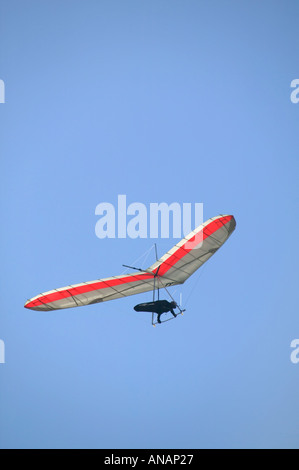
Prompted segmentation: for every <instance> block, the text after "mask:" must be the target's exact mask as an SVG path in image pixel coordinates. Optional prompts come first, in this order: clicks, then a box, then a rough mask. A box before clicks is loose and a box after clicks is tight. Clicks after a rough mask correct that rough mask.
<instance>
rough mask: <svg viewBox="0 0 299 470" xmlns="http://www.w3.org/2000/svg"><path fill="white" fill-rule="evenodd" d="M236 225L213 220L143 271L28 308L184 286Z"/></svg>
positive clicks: (57, 294) (66, 291) (47, 296)
mask: <svg viewBox="0 0 299 470" xmlns="http://www.w3.org/2000/svg"><path fill="white" fill-rule="evenodd" d="M235 226H236V222H235V219H234V217H233V216H232V215H224V216H223V215H222V216H218V217H213V218H212V219H209V220H208V221H207V222H205V223H204V224H202V225H200V226H199V227H197V229H195V230H194V231H193V232H191V233H190V234H189V235H188V236H187V237H185V238H183V239H182V240H181V241H180V242H179V243H178V244H177V245H175V246H174V247H173V248H172V249H171V250H170V251H168V252H167V253H166V254H165V255H164V256H163V257H162V258H160V259H159V260H158V261H157V262H156V263H155V264H153V265H152V266H151V267H150V268H148V269H147V270H145V271H144V272H140V273H131V274H126V275H121V276H114V277H109V278H105V279H97V280H96V281H91V282H83V283H81V284H74V285H70V286H67V287H62V288H60V289H55V290H52V291H49V292H45V293H43V294H40V295H37V296H36V297H33V298H32V299H29V300H28V301H27V302H26V303H25V307H26V308H30V309H32V310H41V311H48V310H56V309H62V308H71V307H79V306H83V305H90V304H95V303H98V302H104V301H107V300H113V299H119V298H121V297H127V296H129V295H134V294H140V293H142V292H148V291H151V290H153V289H154V287H163V286H169V285H176V284H182V283H184V282H185V281H186V279H188V277H189V276H191V274H193V273H194V271H196V270H197V269H198V268H200V267H201V266H202V265H203V263H205V262H206V261H207V260H208V259H209V258H210V257H211V256H212V255H213V254H214V253H215V252H216V251H217V250H218V249H219V248H220V247H221V246H222V245H223V243H224V242H225V241H226V240H227V239H228V237H229V236H230V235H231V233H232V232H233V231H234V229H235ZM157 281H158V282H157Z"/></svg>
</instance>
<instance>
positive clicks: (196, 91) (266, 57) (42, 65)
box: [0, 0, 299, 448]
mask: <svg viewBox="0 0 299 470" xmlns="http://www.w3.org/2000/svg"><path fill="white" fill-rule="evenodd" d="M298 13H299V6H298V2H296V1H287V2H278V1H264V2H257V1H255V2H252V1H250V2H249V1H243V2H238V1H220V0H218V1H214V2H208V1H198V0H197V1H192V0H187V1H177V0H172V1H170V0H159V1H147V0H144V1H131V0H128V1H117V0H112V1H102V0H98V1H91V0H88V1H85V2H83V1H82V0H80V1H76V0H64V1H63V2H61V1H58V0H51V1H44V2H40V1H37V0H36V1H33V0H28V1H26V2H23V1H16V0H12V1H9V2H8V1H3V0H2V1H1V2H0V27H1V33H0V37H1V46H0V59H1V62H0V63H1V66H0V78H1V79H2V80H4V82H5V103H4V104H0V120H1V163H0V165H1V172H0V174H1V216H2V224H1V262H2V269H1V272H0V282H1V284H0V285H1V318H0V338H1V339H2V340H3V341H4V342H5V353H6V357H5V360H6V362H5V364H0V381H1V388H0V418H1V419H0V423H1V424H0V446H1V447H2V448H16V447H21V448H32V447H33V448H40V447H41V448H53V447H54V448H56V447H66V448H76V447H80V448H91V447H96V448H206V447H207V448H215V447H220V448H227V447H271V448H273V447H296V448H298V447H299V427H298V418H299V406H298V386H299V364H293V363H292V362H291V361H290V354H291V348H290V343H291V341H292V340H293V339H294V338H298V337H299V321H298V256H297V249H296V246H297V243H298V216H297V214H298V148H299V145H298V144H299V142H298V140H299V138H298V136H299V133H298V122H299V104H297V105H296V104H294V103H292V102H291V100H290V94H291V88H290V83H291V81H292V80H293V79H295V78H299V70H298V59H297V51H298V49H299V37H298ZM118 194H126V195H127V201H128V204H130V203H132V202H135V201H138V202H142V203H144V204H145V205H147V207H148V205H149V204H150V203H151V202H167V203H169V204H170V203H171V202H174V201H175V202H179V203H181V204H182V203H183V202H191V203H195V202H202V203H203V204H204V219H205V220H206V219H208V218H210V217H213V216H215V215H218V214H221V213H227V214H234V216H235V218H236V221H237V228H236V231H235V232H234V234H233V235H232V236H231V238H230V239H229V241H228V242H227V243H226V244H225V245H224V246H223V248H222V249H221V250H220V251H219V252H218V253H217V254H216V255H215V256H214V257H213V258H212V259H211V260H210V261H209V262H208V263H207V264H206V265H205V268H204V269H203V270H202V272H198V274H197V275H194V277H192V278H190V280H189V281H188V283H186V285H184V286H183V287H182V289H178V290H177V291H176V295H177V296H178V295H179V294H180V293H181V292H182V294H183V299H186V298H187V297H188V295H189V292H190V291H191V289H192V287H193V286H194V285H195V287H194V289H193V292H192V295H191V296H190V299H189V300H188V305H186V307H187V311H186V314H185V315H184V317H179V318H178V319H177V320H175V321H172V322H169V323H167V324H165V325H162V326H161V327H160V328H152V327H151V325H150V318H149V317H148V315H147V314H146V313H145V314H144V315H143V314H140V313H139V314H138V313H136V312H134V310H133V306H134V305H135V304H136V303H138V302H139V301H140V302H141V301H147V300H150V297H151V295H150V294H143V295H139V296H136V297H128V298H127V299H124V300H115V301H112V302H107V303H105V304H103V305H93V306H88V307H86V308H78V309H69V310H65V311H55V312H50V313H42V312H34V311H29V310H25V309H24V307H23V305H24V302H25V301H26V300H27V299H28V298H30V297H33V296H34V295H36V294H38V293H40V292H44V291H47V290H50V289H53V288H56V287H60V286H65V285H68V284H74V283H79V282H83V281H89V280H93V279H97V278H101V277H107V276H110V275H116V274H120V273H121V272H122V271H123V267H122V263H125V264H130V263H133V261H134V260H135V259H136V258H138V257H139V256H140V255H141V254H142V253H144V252H145V251H146V250H148V249H149V248H150V247H151V246H152V244H153V243H154V242H155V241H156V242H157V244H158V250H159V254H160V255H162V254H163V253H164V252H166V251H167V250H168V249H170V248H171V247H172V246H173V245H174V244H175V243H177V241H178V240H177V239H172V238H171V239H169V240H167V239H161V240H153V239H136V240H132V239H130V238H126V239H105V240H100V239H99V238H97V237H96V235H95V224H96V222H97V220H98V216H96V215H95V208H96V206H97V204H99V203H100V202H111V203H113V204H116V202H117V195H118ZM151 255H152V259H151V260H149V263H148V264H152V262H154V253H152V254H151ZM198 276H200V278H199V279H197V278H198ZM194 283H196V284H194ZM172 292H174V289H173V291H172Z"/></svg>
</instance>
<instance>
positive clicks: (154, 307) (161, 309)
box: [134, 300, 177, 323]
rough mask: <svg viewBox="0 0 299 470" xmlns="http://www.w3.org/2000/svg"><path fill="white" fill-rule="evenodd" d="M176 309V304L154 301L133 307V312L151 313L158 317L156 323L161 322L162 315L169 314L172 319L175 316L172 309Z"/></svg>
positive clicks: (166, 301)
mask: <svg viewBox="0 0 299 470" xmlns="http://www.w3.org/2000/svg"><path fill="white" fill-rule="evenodd" d="M176 307H177V304H176V302H168V300H156V301H155V302H145V303H143V304H138V305H135V307H134V310H135V311H136V312H152V313H156V314H157V315H158V318H157V321H158V323H162V322H161V315H162V313H167V312H171V313H172V315H173V316H174V317H176V316H177V314H176V313H175V312H174V309H175V308H176Z"/></svg>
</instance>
